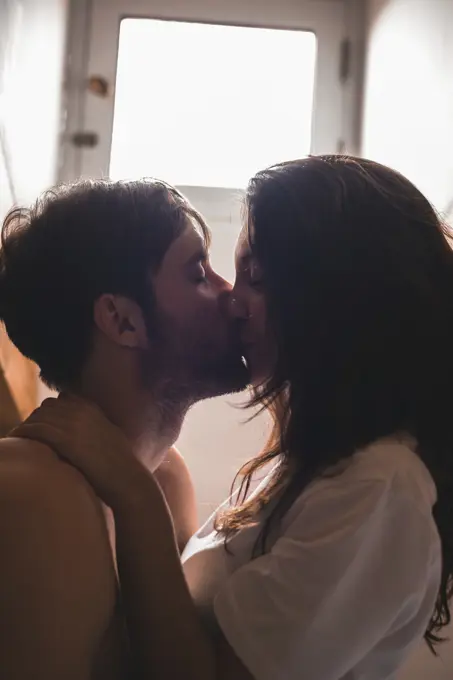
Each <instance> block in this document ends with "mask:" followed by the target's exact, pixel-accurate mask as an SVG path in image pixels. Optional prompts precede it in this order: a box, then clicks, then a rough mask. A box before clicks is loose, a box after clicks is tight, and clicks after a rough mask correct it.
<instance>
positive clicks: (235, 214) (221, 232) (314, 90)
mask: <svg viewBox="0 0 453 680" xmlns="http://www.w3.org/2000/svg"><path fill="white" fill-rule="evenodd" d="M345 4H347V0H345V2H343V1H342V0H298V1H296V0H279V2H274V1H271V0H249V2H248V3H245V2H243V0H228V2H224V0H191V2H190V3H189V2H188V1H187V0H186V1H183V0H91V1H90V0H83V2H77V3H74V8H73V14H74V16H73V20H72V25H73V26H74V34H73V36H72V39H70V45H71V44H72V55H71V54H70V65H71V63H72V65H73V68H74V64H75V65H76V68H78V71H79V83H83V84H84V86H83V88H82V91H80V90H79V95H77V92H76V91H73V92H72V94H71V92H69V93H68V130H67V132H68V135H67V136H68V137H69V138H70V140H72V146H71V145H70V146H69V147H67V148H66V150H65V154H64V158H65V164H64V166H63V169H62V170H63V172H62V178H63V179H72V178H74V177H76V176H80V175H82V176H95V177H98V176H102V175H109V176H111V177H112V178H113V179H121V178H131V177H140V176H154V177H160V178H162V179H165V180H166V181H169V182H171V183H172V184H175V185H176V186H178V187H179V188H180V189H181V190H182V191H183V193H185V194H186V195H187V196H188V198H189V199H190V200H191V201H192V202H193V203H194V205H195V206H196V207H197V208H198V209H199V210H200V211H201V212H202V213H203V214H204V216H205V217H206V219H207V221H208V223H209V225H210V227H211V229H212V232H213V244H212V263H213V266H214V268H215V269H216V270H217V271H219V273H220V274H222V275H223V276H225V277H226V278H227V279H229V280H232V279H233V277H234V266H233V252H234V246H235V242H236V239H237V236H238V233H239V230H240V228H241V199H242V194H243V190H244V188H245V186H246V182H247V179H248V178H249V177H250V176H252V175H253V173H254V172H256V171H257V170H259V169H260V168H263V167H265V166H266V165H270V164H272V163H275V162H278V161H280V160H285V159H289V158H291V157H293V158H294V157H300V156H304V155H306V154H308V153H310V152H311V153H325V152H335V151H338V150H343V149H344V148H345V147H346V148H347V147H348V146H349V147H350V146H351V144H352V140H350V139H349V140H348V130H350V129H351V125H350V119H349V118H348V111H347V106H348V101H350V100H351V97H350V92H349V93H348V92H347V91H346V90H345V87H344V80H345V75H347V74H345V66H346V64H345V57H347V54H348V49H347V47H348V45H347V43H346V42H345V37H346V36H347V30H346V26H345V22H346V18H345V17H346V16H347V13H346V8H345ZM84 10H85V14H84ZM83 14H84V17H83V16H82V15H83ZM87 25H88V26H89V39H88V43H86V44H84V43H83V40H82V38H83V35H84V34H86V29H85V27H86V26H87ZM77 33H78V34H79V35H78V36H77ZM70 38H71V36H70ZM341 55H343V59H341ZM71 59H72V62H71ZM77 64H79V66H78V67H77ZM340 67H341V69H340ZM85 83H86V86H85ZM80 92H81V94H80ZM350 113H351V116H352V113H353V112H350ZM72 133H76V135H75V136H73V135H72ZM80 133H81V134H80ZM245 401H246V395H241V396H239V397H234V398H233V397H227V398H219V399H214V400H211V401H208V402H204V403H202V404H200V405H198V406H197V407H196V408H194V409H193V410H192V412H191V413H190V414H189V416H188V418H187V421H186V423H185V426H184V428H183V432H182V434H181V437H180V440H179V446H180V449H181V451H182V452H183V454H184V456H185V457H186V459H187V461H188V463H189V466H190V468H191V471H192V474H193V476H194V480H195V485H196V490H197V493H198V498H199V509H200V516H201V519H204V518H206V516H207V515H208V514H209V513H210V511H211V510H212V509H213V507H214V506H215V505H217V504H218V503H219V502H221V501H222V500H223V499H224V497H225V496H226V495H227V494H228V492H229V489H230V486H231V482H232V480H233V477H234V473H235V471H236V470H237V469H238V467H239V465H240V463H242V462H244V461H245V460H247V459H248V458H250V457H252V456H253V455H254V454H256V453H258V451H259V450H260V448H261V447H262V446H263V445H264V443H265V440H266V436H267V430H268V425H269V423H268V422H267V417H266V416H265V415H261V416H259V417H257V418H256V419H255V420H252V421H251V422H248V423H246V424H244V423H243V421H245V420H247V419H248V418H249V417H250V413H249V412H248V411H243V410H242V409H241V408H239V405H240V404H241V403H244V402H245ZM232 404H233V405H232Z"/></svg>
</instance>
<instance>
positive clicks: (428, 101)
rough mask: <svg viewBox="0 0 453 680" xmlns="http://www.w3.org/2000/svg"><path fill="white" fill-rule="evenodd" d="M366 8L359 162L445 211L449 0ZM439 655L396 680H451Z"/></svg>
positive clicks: (451, 34) (452, 101)
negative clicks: (389, 172)
mask: <svg viewBox="0 0 453 680" xmlns="http://www.w3.org/2000/svg"><path fill="white" fill-rule="evenodd" d="M367 4H368V19H367V33H368V35H367V50H366V52H367V58H366V68H365V99H364V120H363V144H362V155H363V156H366V157H369V158H373V159H374V160H378V161H380V162H383V163H386V164H387V165H390V166H392V167H394V168H396V169H398V170H400V171H401V172H402V173H403V174H405V175H406V176H407V177H409V178H410V179H411V180H412V181H413V182H415V183H416V184H417V185H418V187H419V188H420V189H421V190H422V191H423V192H424V193H425V194H426V195H427V196H428V197H429V198H430V200H431V201H432V202H433V203H434V204H435V206H436V207H437V208H438V209H439V210H445V208H446V206H447V204H448V202H449V201H450V199H451V198H452V197H453V153H452V152H453V78H452V74H453V0H368V2H367ZM452 531H453V527H452ZM449 634H450V636H451V637H453V629H452V630H450V632H449ZM440 651H441V656H440V658H438V659H436V658H434V657H432V656H431V655H430V653H429V652H428V650H427V647H426V645H424V644H423V645H421V646H420V648H419V649H418V650H417V651H416V653H415V654H414V655H413V657H412V658H411V659H410V662H409V664H408V665H407V667H406V668H405V669H404V671H403V673H402V674H401V676H400V678H399V679H398V680H452V679H453V643H450V642H449V643H448V644H446V645H445V646H443V647H441V648H440Z"/></svg>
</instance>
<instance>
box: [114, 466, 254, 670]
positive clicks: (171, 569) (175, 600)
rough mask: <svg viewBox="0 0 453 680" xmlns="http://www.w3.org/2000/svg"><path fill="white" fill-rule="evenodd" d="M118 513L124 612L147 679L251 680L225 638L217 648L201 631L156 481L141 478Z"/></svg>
mask: <svg viewBox="0 0 453 680" xmlns="http://www.w3.org/2000/svg"><path fill="white" fill-rule="evenodd" d="M114 515H115V523H116V532H117V559H118V569H119V574H120V581H121V588H122V593H123V601H124V605H125V608H126V612H125V613H126V618H127V621H128V625H129V632H130V638H131V640H132V641H133V651H134V654H135V655H136V658H137V660H138V665H139V667H140V669H141V677H142V678H143V680H145V679H146V680H148V679H149V678H153V679H154V678H157V679H159V680H160V679H162V680H163V679H164V678H165V679H168V678H172V680H192V679H193V680H195V679H196V680H233V679H234V680H252V676H251V675H250V673H249V672H248V671H247V670H246V668H245V667H244V666H243V664H242V663H241V662H240V660H239V659H238V658H237V657H236V655H235V653H234V651H233V650H232V649H231V647H230V646H229V645H228V643H227V642H226V640H224V639H223V640H221V642H220V643H219V644H217V645H214V643H213V642H212V640H211V638H210V637H209V636H208V635H207V634H206V632H205V630H204V628H203V627H202V624H201V622H200V620H199V616H198V613H197V610H196V608H195V605H194V603H193V601H192V598H191V595H190V593H189V590H188V587H187V584H186V581H185V578H184V574H183V571H182V567H181V562H180V559H179V554H178V549H177V545H176V540H175V535H174V533H173V527H172V522H171V518H170V515H169V512H168V508H167V507H166V504H165V500H164V498H163V497H162V493H161V492H160V489H159V488H158V487H157V485H156V484H155V483H154V480H153V479H152V478H150V477H148V478H147V479H146V478H145V477H143V479H142V484H141V490H140V491H138V488H137V487H136V488H135V490H134V494H133V495H132V496H131V498H130V499H129V500H127V499H125V498H124V496H123V498H122V499H118V504H117V507H116V509H115V508H114ZM149 517H153V523H152V526H151V525H150V522H149Z"/></svg>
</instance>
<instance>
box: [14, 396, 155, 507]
mask: <svg viewBox="0 0 453 680" xmlns="http://www.w3.org/2000/svg"><path fill="white" fill-rule="evenodd" d="M11 436H14V437H23V438H27V439H34V440H36V441H40V442H42V443H43V444H46V445H47V446H49V447H50V448H52V449H53V450H54V451H55V452H56V453H57V454H58V455H59V456H61V458H63V459H64V460H66V461H67V462H68V463H70V464H71V465H73V466H74V467H76V468H77V469H78V470H79V471H80V472H81V473H82V474H83V476H84V477H86V479H87V481H88V482H89V484H90V485H91V486H92V487H93V488H94V490H95V492H96V493H97V495H98V496H99V497H100V498H101V500H102V501H104V502H105V503H106V504H107V505H108V506H110V507H111V508H112V509H114V510H115V509H116V508H117V507H124V506H126V505H130V504H133V503H134V502H135V500H137V499H138V498H139V497H140V494H141V493H142V491H143V492H144V493H146V494H149V492H150V489H153V487H155V490H156V491H157V492H158V493H160V492H159V490H158V487H157V484H156V483H155V482H154V480H153V478H152V475H151V474H150V473H149V472H148V471H147V470H146V468H145V467H144V466H143V465H142V464H141V463H140V462H139V461H138V460H137V459H136V458H135V456H134V455H133V452H132V447H131V445H130V443H129V442H128V440H127V439H126V437H125V436H124V434H123V433H122V432H121V430H120V429H119V428H118V427H116V426H115V425H113V424H112V423H111V422H110V421H109V420H107V418H106V417H105V415H104V414H103V413H102V411H101V410H100V409H99V408H98V407H97V406H96V405H95V404H93V403H91V402H88V401H85V400H83V399H80V398H78V397H74V396H67V395H65V396H60V397H59V398H58V399H46V400H45V401H44V402H43V404H42V405H41V406H40V407H39V408H37V409H36V410H35V411H34V412H33V413H32V415H31V416H30V417H29V418H28V419H27V420H25V421H24V423H22V424H21V425H19V427H18V428H16V429H15V430H13V432H12V433H11Z"/></svg>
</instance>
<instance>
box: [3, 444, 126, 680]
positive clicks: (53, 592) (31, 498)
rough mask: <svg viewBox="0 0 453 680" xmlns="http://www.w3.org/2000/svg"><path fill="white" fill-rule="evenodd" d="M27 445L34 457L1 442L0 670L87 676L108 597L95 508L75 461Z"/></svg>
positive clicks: (55, 679)
mask: <svg viewBox="0 0 453 680" xmlns="http://www.w3.org/2000/svg"><path fill="white" fill-rule="evenodd" d="M27 446H28V452H27V453H29V452H30V450H32V449H33V448H34V449H36V456H35V457H33V456H28V455H27V456H25V458H24V457H21V456H20V455H18V456H17V458H16V460H14V459H13V458H12V457H11V456H8V455H6V456H5V457H4V456H3V455H2V454H3V451H4V450H5V448H6V447H7V440H5V441H4V442H2V447H1V450H0V456H1V458H0V556H1V558H0V668H1V675H2V677H5V678H8V680H16V679H17V680H29V679H30V680H31V679H32V678H33V679H35V678H45V679H46V680H61V679H62V678H65V680H88V679H89V678H91V677H92V665H93V663H94V659H95V655H96V652H97V650H98V647H99V644H100V641H101V638H102V635H103V633H104V632H105V630H106V628H107V626H108V623H109V620H110V615H111V610H112V608H113V604H114V602H115V574H114V570H113V568H112V565H111V563H109V557H110V554H109V546H108V539H107V537H106V532H105V526H104V525H103V517H102V510H101V508H100V506H99V504H97V501H96V498H95V497H94V494H93V492H91V490H90V489H89V487H88V486H87V484H86V483H85V482H84V480H83V478H82V477H81V476H80V475H79V474H78V473H77V472H76V471H75V470H74V469H73V468H71V467H70V466H68V465H65V464H64V463H62V462H60V461H58V460H57V459H54V460H51V459H50V458H49V456H48V450H47V451H45V452H44V454H45V455H42V454H43V451H42V449H43V447H42V445H40V444H36V445H35V444H34V443H33V442H27ZM44 448H45V447H44Z"/></svg>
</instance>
